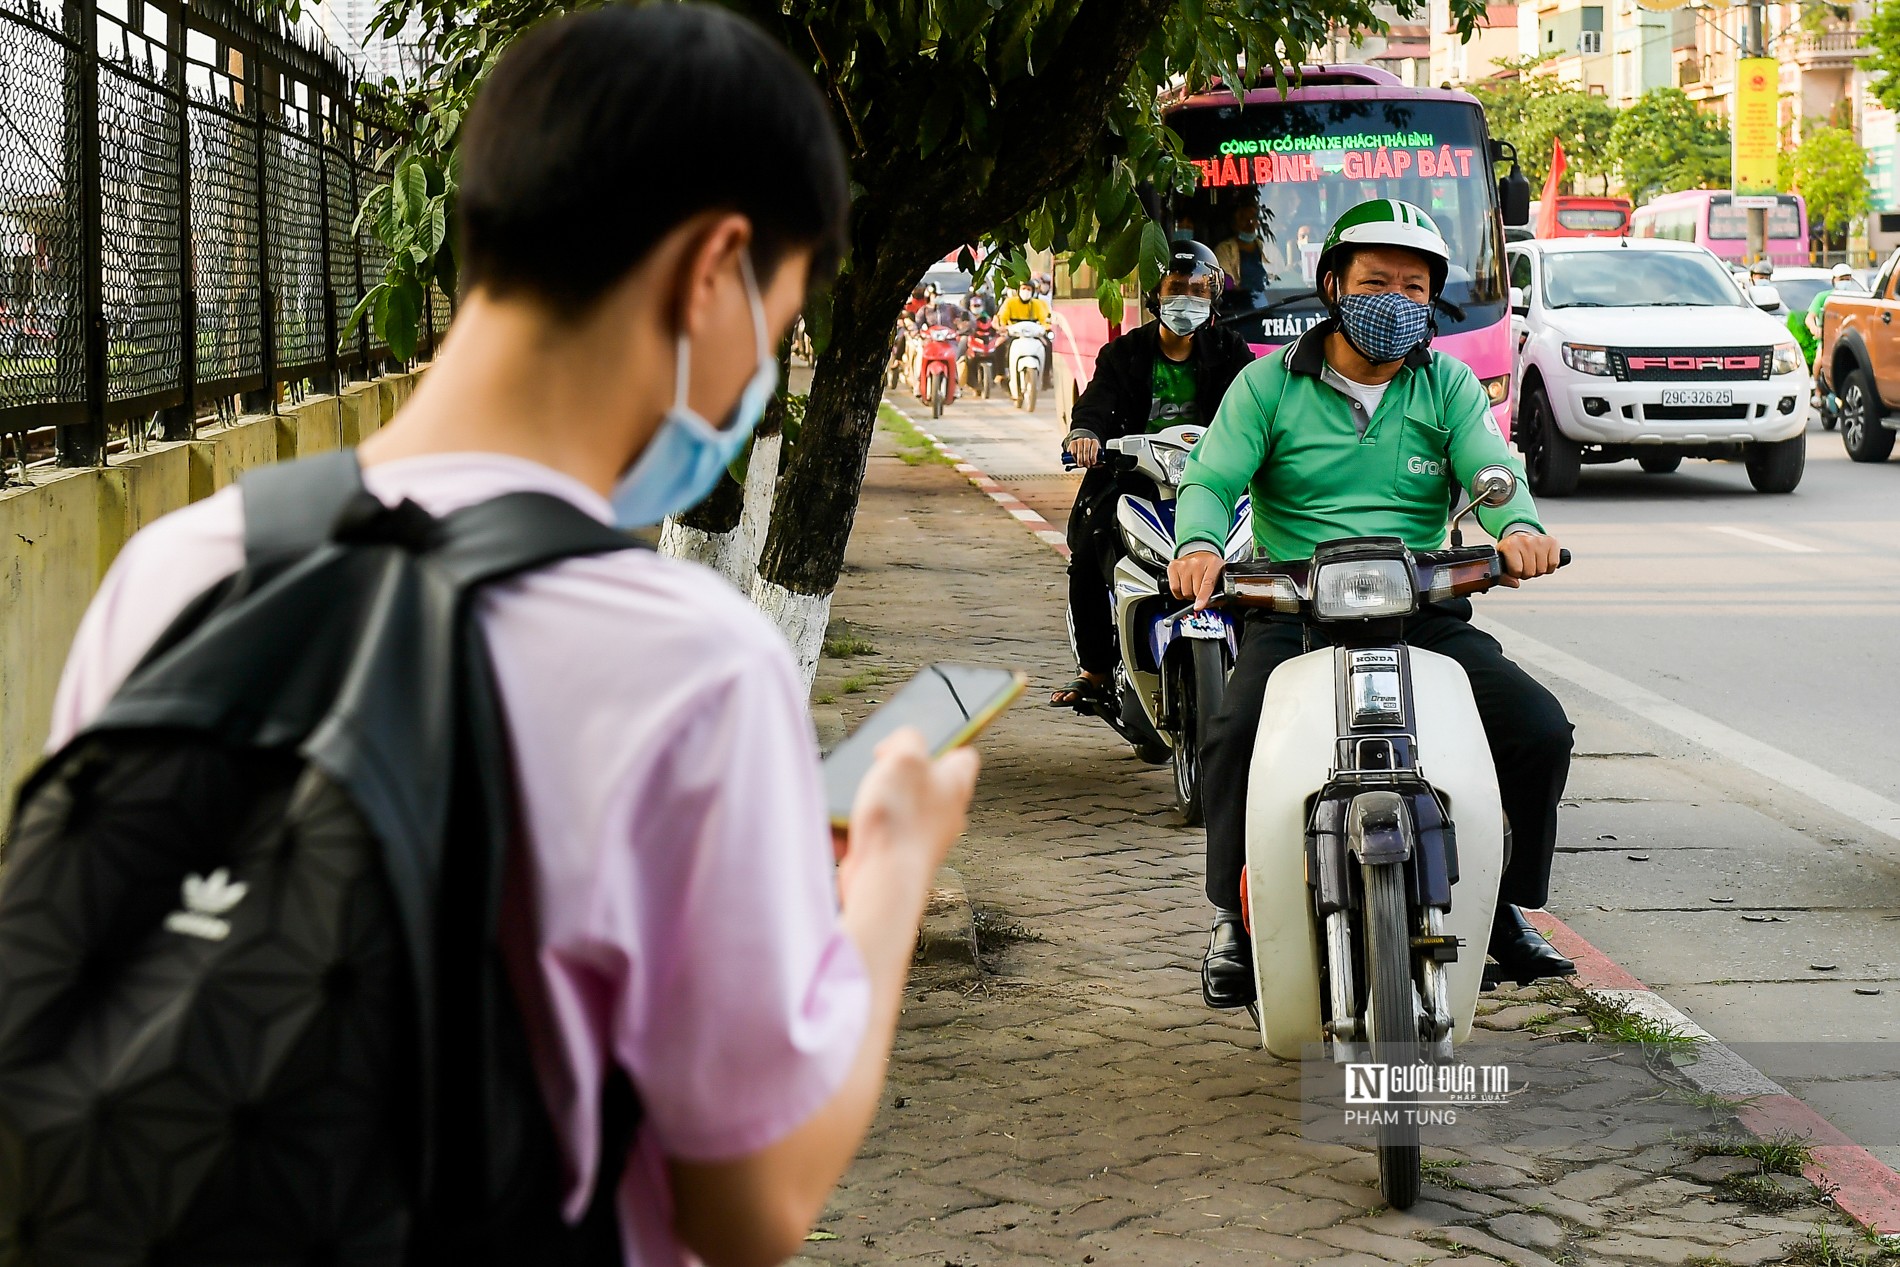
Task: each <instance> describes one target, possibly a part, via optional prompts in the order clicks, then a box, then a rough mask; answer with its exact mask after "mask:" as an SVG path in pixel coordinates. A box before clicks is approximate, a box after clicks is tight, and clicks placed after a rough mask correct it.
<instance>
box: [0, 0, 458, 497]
mask: <svg viewBox="0 0 1900 1267" xmlns="http://www.w3.org/2000/svg"><path fill="white" fill-rule="evenodd" d="M358 105H359V99H358V95H357V91H356V85H355V82H354V79H353V77H352V75H351V72H350V69H349V67H348V65H347V64H346V63H345V62H344V61H343V59H342V58H340V57H338V56H337V55H335V54H334V53H332V52H331V51H330V50H328V49H326V48H324V47H322V45H321V42H320V41H318V40H316V39H313V38H309V37H305V36H302V35H300V34H298V33H295V32H292V31H291V30H289V29H288V28H287V27H286V25H285V24H284V23H283V22H282V21H281V20H278V19H276V18H274V17H269V16H266V15H265V14H264V13H263V12H262V11H261V10H259V9H254V8H251V7H248V6H247V5H245V4H243V3H234V2H233V0H64V3H61V2H60V0H53V2H51V3H48V2H46V0H0V438H4V439H5V440H7V441H8V442H9V447H10V448H11V450H12V452H11V454H10V455H7V460H8V462H9V464H15V463H18V462H20V461H21V460H23V458H25V457H29V456H33V455H34V454H35V453H42V452H43V453H46V454H48V455H56V457H57V460H58V461H59V462H60V463H62V464H66V465H88V464H93V463H97V462H99V461H101V460H102V458H103V455H104V454H105V452H106V449H107V447H108V444H109V442H110V440H111V437H112V436H113V435H114V434H115V433H116V432H119V431H121V430H122V431H123V433H124V435H125V436H126V437H127V438H128V440H130V441H131V442H133V443H134V444H135V445H136V444H137V443H139V442H141V441H142V440H143V439H144V438H146V437H148V436H154V435H162V436H164V437H165V438H169V439H181V438H188V437H189V436H190V435H191V434H192V432H193V429H194V427H195V425H196V420H197V419H198V418H199V417H200V416H201V415H203V414H205V413H207V412H210V411H219V410H222V411H229V410H233V409H236V408H239V407H248V408H269V407H272V406H273V404H274V402H275V401H276V400H277V399H278V398H279V395H280V394H281V393H282V392H283V391H284V390H285V389H286V388H288V390H290V391H291V392H299V391H302V390H303V389H305V388H306V387H315V388H318V389H334V387H335V386H336V385H338V384H340V383H341V382H342V381H343V380H344V379H345V378H346V377H349V376H351V375H352V374H354V375H355V376H358V377H365V376H370V375H373V374H375V373H378V372H381V371H382V370H383V369H385V368H387V364H386V363H387V360H388V349H387V348H383V347H377V346H372V345H371V342H370V340H369V337H368V336H367V334H365V333H362V332H358V334H357V335H356V336H354V337H352V338H351V339H350V340H348V341H347V342H341V341H340V340H339V334H340V332H341V331H342V330H343V329H344V328H345V327H346V325H347V320H348V317H349V314H350V312H351V310H352V309H353V308H354V307H355V306H356V302H357V300H358V299H359V298H360V296H361V295H362V294H363V291H364V287H365V285H366V284H374V282H375V281H376V280H377V279H378V278H379V277H380V276H381V271H382V252H381V245H380V243H378V242H377V241H376V240H375V239H374V238H373V236H371V235H370V234H368V233H367V232H365V233H364V234H362V235H359V236H355V237H353V236H352V234H351V232H350V230H351V225H352V223H353V221H354V219H355V213H356V208H357V206H358V205H359V203H360V201H361V195H362V194H363V192H364V191H365V190H367V188H368V187H369V183H370V182H371V181H373V180H375V179H378V176H377V175H376V173H375V166H376V163H377V161H378V158H379V156H380V155H381V154H382V153H384V152H386V149H387V138H386V137H379V136H377V135H376V134H374V133H373V132H372V130H371V129H370V128H369V127H368V126H367V124H366V123H365V121H364V120H363V119H361V118H359V117H358ZM430 314H431V316H430V320H428V321H426V322H425V323H424V325H425V330H424V331H423V340H424V342H423V347H424V349H425V353H424V354H425V355H426V350H427V349H429V348H430V347H431V346H432V343H433V339H434V336H435V335H436V334H438V333H439V332H440V331H441V330H443V329H445V328H446V326H447V319H448V304H447V301H446V297H443V296H432V302H431V305H430ZM28 437H31V438H32V439H33V440H34V442H35V443H34V445H33V446H32V447H31V449H29V446H27V445H26V444H25V443H23V441H25V440H26V439H27V438H28Z"/></svg>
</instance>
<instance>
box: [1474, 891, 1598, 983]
mask: <svg viewBox="0 0 1900 1267" xmlns="http://www.w3.org/2000/svg"><path fill="white" fill-rule="evenodd" d="M1486 951H1487V953H1489V954H1490V956H1491V958H1493V959H1495V960H1497V962H1496V963H1495V964H1489V963H1488V964H1486V965H1485V966H1484V988H1485V989H1487V990H1494V989H1496V988H1497V987H1498V985H1499V984H1500V983H1501V982H1505V981H1512V982H1515V983H1516V984H1518V985H1529V984H1530V983H1531V982H1533V981H1537V980H1540V979H1542V978H1544V977H1567V976H1569V975H1570V974H1571V973H1573V972H1575V971H1576V970H1577V965H1576V964H1574V963H1571V962H1570V961H1569V960H1568V959H1566V958H1564V957H1563V956H1562V955H1560V954H1558V953H1557V949H1556V947H1554V946H1552V945H1551V944H1550V943H1549V942H1547V941H1545V940H1544V935H1543V934H1542V933H1540V932H1538V931H1537V930H1536V929H1535V928H1532V927H1531V922H1530V921H1529V920H1527V919H1525V918H1524V912H1523V911H1521V910H1519V909H1518V908H1517V907H1515V906H1512V905H1511V904H1510V903H1509V902H1501V903H1499V904H1498V913H1497V917H1496V918H1495V919H1493V920H1492V921H1491V944H1490V945H1489V946H1488V947H1486Z"/></svg>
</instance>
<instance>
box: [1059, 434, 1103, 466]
mask: <svg viewBox="0 0 1900 1267" xmlns="http://www.w3.org/2000/svg"><path fill="white" fill-rule="evenodd" d="M1066 447H1067V448H1068V451H1069V456H1070V457H1072V458H1074V459H1075V464H1076V465H1077V466H1082V467H1089V466H1094V465H1095V464H1096V463H1097V462H1099V461H1101V460H1102V442H1101V441H1100V440H1096V439H1093V438H1092V437H1089V436H1077V437H1076V438H1075V439H1073V440H1071V441H1069V443H1068V445H1067V446H1066Z"/></svg>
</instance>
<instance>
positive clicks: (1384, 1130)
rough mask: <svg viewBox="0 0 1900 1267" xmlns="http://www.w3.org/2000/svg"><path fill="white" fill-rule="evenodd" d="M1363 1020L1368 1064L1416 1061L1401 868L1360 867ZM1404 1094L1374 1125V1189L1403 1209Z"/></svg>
mask: <svg viewBox="0 0 1900 1267" xmlns="http://www.w3.org/2000/svg"><path fill="white" fill-rule="evenodd" d="M1360 873H1361V876H1362V877H1363V879H1364V881H1365V909H1364V912H1363V915H1364V919H1365V938H1366V996H1367V999H1368V1001H1369V1002H1368V1006H1367V1008H1366V1019H1367V1020H1368V1021H1370V1022H1371V1029H1372V1060H1373V1063H1374V1064H1381V1065H1384V1066H1386V1068H1387V1069H1388V1070H1389V1069H1393V1068H1397V1067H1400V1066H1407V1065H1411V1064H1413V1063H1414V1062H1415V1061H1416V1060H1417V1059H1418V1012H1417V1005H1416V1003H1415V1001H1414V1000H1415V997H1416V996H1415V994H1414V991H1413V987H1412V937H1411V932H1410V928H1411V918H1410V913H1409V911H1408V903H1407V901H1406V893H1405V889H1406V885H1405V864H1404V863H1399V862H1383V863H1366V864H1362V865H1361V867H1360ZM1411 1100H1412V1097H1411V1096H1410V1095H1399V1094H1392V1095H1390V1096H1389V1097H1388V1098H1387V1101H1386V1105H1385V1108H1386V1111H1387V1112H1388V1113H1389V1114H1391V1115H1393V1117H1394V1118H1396V1120H1390V1121H1382V1122H1381V1123H1380V1125H1379V1188H1380V1190H1381V1191H1382V1192H1383V1193H1384V1194H1385V1200H1386V1204H1387V1205H1389V1206H1391V1207H1392V1208H1393V1209H1395V1210H1404V1209H1409V1208H1410V1207H1411V1205H1412V1203H1413V1202H1415V1201H1417V1200H1418V1188H1419V1180H1420V1175H1419V1157H1418V1119H1417V1118H1416V1117H1415V1116H1413V1115H1412V1114H1413V1113H1415V1112H1416V1110H1413V1109H1412V1108H1411Z"/></svg>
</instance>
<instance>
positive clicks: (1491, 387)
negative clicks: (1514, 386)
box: [1478, 374, 1511, 405]
mask: <svg viewBox="0 0 1900 1267" xmlns="http://www.w3.org/2000/svg"><path fill="white" fill-rule="evenodd" d="M1478 381H1479V382H1480V383H1482V384H1483V385H1484V397H1485V399H1486V400H1488V401H1490V402H1491V403H1492V404H1494V405H1502V404H1503V403H1504V402H1505V401H1506V400H1507V399H1509V397H1510V395H1511V376H1510V375H1509V374H1500V375H1498V376H1497V377H1496V378H1485V379H1480V380H1478Z"/></svg>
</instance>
